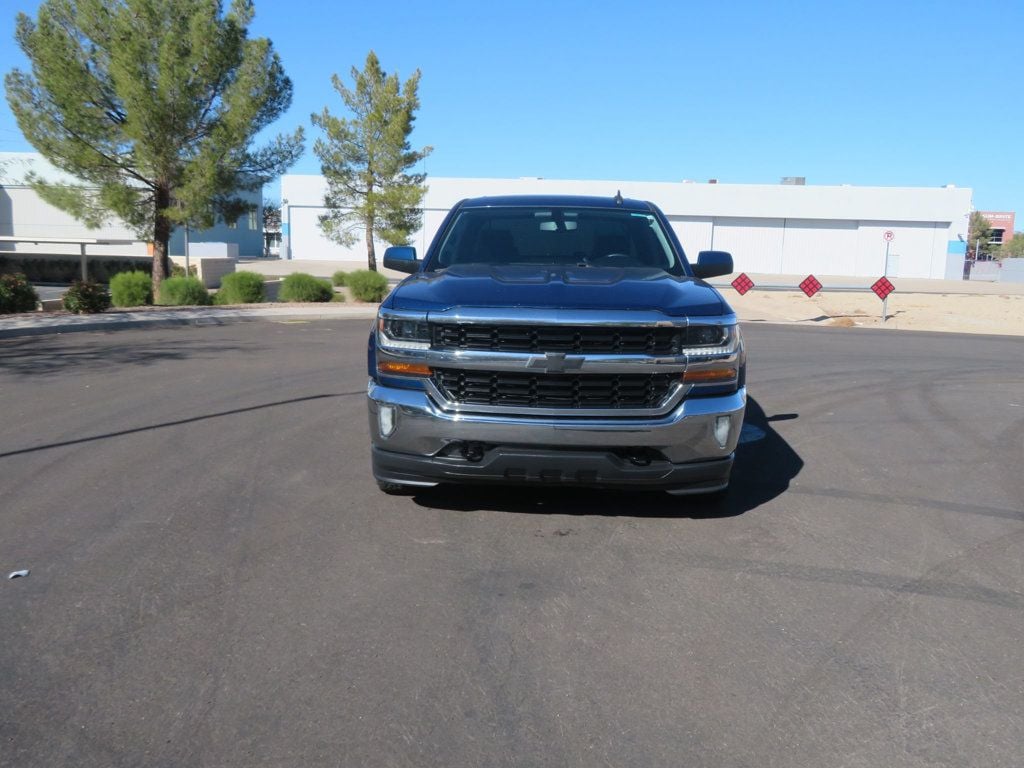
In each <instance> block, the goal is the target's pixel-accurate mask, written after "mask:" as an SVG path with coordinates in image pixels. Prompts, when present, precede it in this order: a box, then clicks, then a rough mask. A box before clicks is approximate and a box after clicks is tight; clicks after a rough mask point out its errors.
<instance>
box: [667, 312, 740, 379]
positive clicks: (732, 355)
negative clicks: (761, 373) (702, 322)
mask: <svg viewBox="0 0 1024 768" xmlns="http://www.w3.org/2000/svg"><path fill="white" fill-rule="evenodd" d="M687 342H688V344H690V345H692V346H688V347H687V348H686V349H684V350H683V353H684V354H685V355H686V371H685V372H684V373H683V377H682V378H683V383H685V384H689V385H691V390H690V394H691V395H694V396H699V395H720V394H728V393H731V392H735V391H736V390H737V389H739V384H740V369H741V368H742V366H743V340H742V337H741V335H740V331H739V328H738V327H737V326H735V325H708V326H694V327H691V328H688V329H687ZM695 342H696V343H695Z"/></svg>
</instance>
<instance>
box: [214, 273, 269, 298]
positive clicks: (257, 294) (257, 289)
mask: <svg viewBox="0 0 1024 768" xmlns="http://www.w3.org/2000/svg"><path fill="white" fill-rule="evenodd" d="M263 299H264V293H263V275H261V274H258V273H256V272H245V271H242V272H232V273H231V274H230V275H224V277H222V278H221V280H220V290H219V291H217V297H216V303H217V304H259V303H260V302H261V301H263Z"/></svg>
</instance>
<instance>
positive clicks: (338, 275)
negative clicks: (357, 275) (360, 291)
mask: <svg viewBox="0 0 1024 768" xmlns="http://www.w3.org/2000/svg"><path fill="white" fill-rule="evenodd" d="M346 280H348V272H343V271H342V270H340V269H339V270H338V271H337V272H335V273H334V274H333V275H331V282H332V283H334V285H335V287H336V288H341V287H343V286H344V285H345V281H346Z"/></svg>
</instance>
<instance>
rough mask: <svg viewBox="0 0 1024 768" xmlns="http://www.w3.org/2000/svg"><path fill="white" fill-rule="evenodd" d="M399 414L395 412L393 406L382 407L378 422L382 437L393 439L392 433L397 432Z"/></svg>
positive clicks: (379, 411)
mask: <svg viewBox="0 0 1024 768" xmlns="http://www.w3.org/2000/svg"><path fill="white" fill-rule="evenodd" d="M397 417H398V414H397V413H396V412H395V407H394V406H393V405H381V406H379V410H378V411H377V421H378V424H379V425H380V436H381V437H391V433H392V432H394V431H395V426H396V424H397V421H398V418H397Z"/></svg>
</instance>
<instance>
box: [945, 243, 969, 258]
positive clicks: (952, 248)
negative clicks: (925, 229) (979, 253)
mask: <svg viewBox="0 0 1024 768" xmlns="http://www.w3.org/2000/svg"><path fill="white" fill-rule="evenodd" d="M946 253H956V254H960V255H963V254H966V253H967V243H965V242H963V241H962V240H950V241H949V244H948V245H947V246H946Z"/></svg>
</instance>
